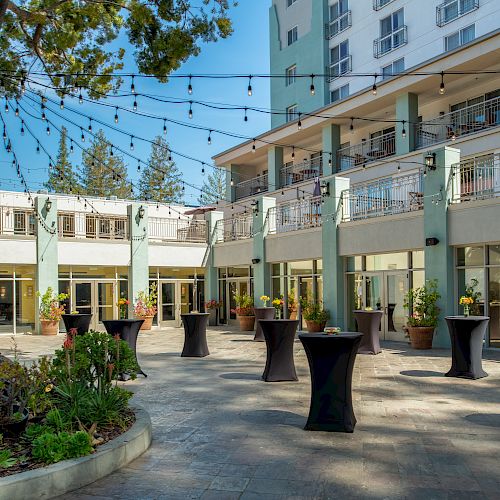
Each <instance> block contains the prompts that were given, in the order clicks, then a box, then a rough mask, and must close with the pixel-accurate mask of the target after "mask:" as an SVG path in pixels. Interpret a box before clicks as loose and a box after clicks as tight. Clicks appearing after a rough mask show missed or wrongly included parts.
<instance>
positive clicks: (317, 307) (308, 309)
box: [300, 299, 330, 323]
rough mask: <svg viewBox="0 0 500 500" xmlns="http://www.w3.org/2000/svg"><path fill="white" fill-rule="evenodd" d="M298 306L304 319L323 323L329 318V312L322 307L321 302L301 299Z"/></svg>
mask: <svg viewBox="0 0 500 500" xmlns="http://www.w3.org/2000/svg"><path fill="white" fill-rule="evenodd" d="M300 306H301V308H302V316H303V318H304V319H305V320H306V321H315V322H316V323H324V322H325V321H328V320H329V319H330V313H329V312H328V311H326V310H325V309H323V304H321V303H319V302H307V301H305V300H303V299H301V300H300Z"/></svg>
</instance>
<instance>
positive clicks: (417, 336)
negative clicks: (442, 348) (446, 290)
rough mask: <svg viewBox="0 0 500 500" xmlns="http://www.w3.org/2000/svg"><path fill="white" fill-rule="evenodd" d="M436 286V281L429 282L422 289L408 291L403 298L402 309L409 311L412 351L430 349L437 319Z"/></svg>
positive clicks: (438, 295)
mask: <svg viewBox="0 0 500 500" xmlns="http://www.w3.org/2000/svg"><path fill="white" fill-rule="evenodd" d="M437 286H438V281H437V280H430V281H427V282H426V284H425V285H424V286H422V287H419V288H415V289H411V290H409V291H408V293H407V294H406V296H405V301H404V307H405V308H406V309H407V310H408V311H411V314H410V315H409V316H408V324H407V328H408V335H409V336H410V343H411V346H412V347H413V348H414V349H431V348H432V338H433V336H434V330H435V329H436V326H437V323H438V319H439V307H438V306H437V301H438V300H439V299H440V298H441V295H440V294H439V292H438V289H437Z"/></svg>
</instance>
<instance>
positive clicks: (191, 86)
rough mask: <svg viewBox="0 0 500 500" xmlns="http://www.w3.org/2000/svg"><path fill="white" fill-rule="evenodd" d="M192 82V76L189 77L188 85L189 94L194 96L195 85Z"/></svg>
mask: <svg viewBox="0 0 500 500" xmlns="http://www.w3.org/2000/svg"><path fill="white" fill-rule="evenodd" d="M191 80H192V76H191V75H189V84H188V94H189V95H193V85H192V83H191Z"/></svg>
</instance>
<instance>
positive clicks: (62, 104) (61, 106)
mask: <svg viewBox="0 0 500 500" xmlns="http://www.w3.org/2000/svg"><path fill="white" fill-rule="evenodd" d="M59 107H60V108H61V109H64V101H63V100H62V99H61V102H60V103H59Z"/></svg>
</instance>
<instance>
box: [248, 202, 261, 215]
mask: <svg viewBox="0 0 500 500" xmlns="http://www.w3.org/2000/svg"><path fill="white" fill-rule="evenodd" d="M250 205H251V206H252V212H253V213H254V215H257V214H258V213H259V202H258V201H257V200H253V201H252V203H250Z"/></svg>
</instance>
